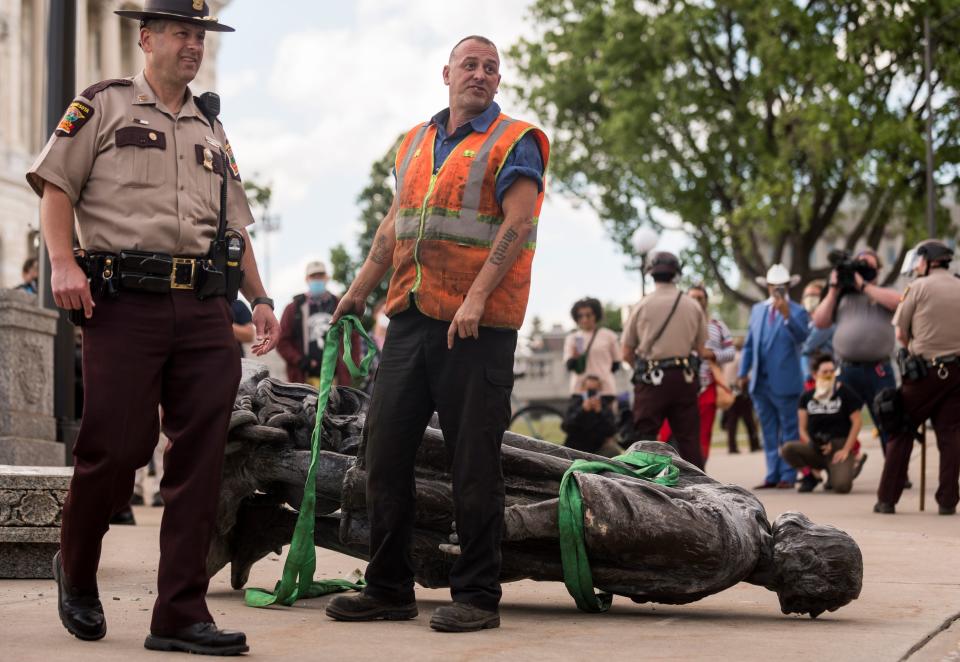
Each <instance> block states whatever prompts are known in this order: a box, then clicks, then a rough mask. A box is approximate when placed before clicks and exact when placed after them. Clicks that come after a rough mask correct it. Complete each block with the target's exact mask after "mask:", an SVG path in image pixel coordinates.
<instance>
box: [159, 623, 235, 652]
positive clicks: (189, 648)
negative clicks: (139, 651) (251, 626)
mask: <svg viewBox="0 0 960 662" xmlns="http://www.w3.org/2000/svg"><path fill="white" fill-rule="evenodd" d="M143 647H144V648H147V649H149V650H152V651H177V652H181V653H194V654H196V655H239V654H240V653H246V652H247V651H249V650H250V647H249V646H247V635H245V634H244V633H243V632H228V631H227V630H221V629H219V628H218V627H217V626H216V625H214V624H213V623H194V624H193V625H191V626H189V627H185V628H183V629H181V630H177V631H176V632H174V633H173V634H172V635H170V636H169V637H161V636H159V635H155V634H152V633H151V634H149V635H147V639H146V641H144V642H143Z"/></svg>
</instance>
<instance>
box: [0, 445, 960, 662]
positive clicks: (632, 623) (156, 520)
mask: <svg viewBox="0 0 960 662" xmlns="http://www.w3.org/2000/svg"><path fill="white" fill-rule="evenodd" d="M931 442H932V438H931ZM932 446H934V444H932V443H931V447H932ZM866 450H867V451H868V452H869V454H870V459H869V460H868V462H867V464H866V466H865V468H864V472H863V475H862V476H861V477H860V479H859V480H858V482H857V483H856V484H855V485H854V489H853V492H852V493H851V494H849V495H846V496H840V495H833V494H830V493H825V492H822V491H821V490H819V489H818V490H817V491H816V492H814V493H813V494H807V495H802V494H797V493H796V492H794V491H792V490H790V491H787V490H773V491H766V492H761V493H760V498H761V499H762V501H763V503H764V505H765V506H766V508H767V512H768V515H769V517H770V519H771V520H772V519H774V517H776V516H777V515H778V514H780V513H782V512H784V511H787V510H801V511H803V512H804V513H806V514H807V515H808V516H809V517H810V518H811V519H812V520H814V521H816V522H820V523H830V524H834V525H836V526H838V527H840V528H842V529H844V530H845V531H847V532H849V533H850V534H851V535H852V536H853V537H854V538H855V539H856V540H857V542H858V543H859V544H860V547H861V549H862V550H863V560H864V581H863V584H864V586H863V592H862V594H861V596H860V599H859V600H857V601H856V602H854V603H853V604H851V605H848V606H847V607H844V608H843V609H841V610H840V611H838V612H833V613H826V614H823V615H822V616H820V618H818V619H816V620H811V619H809V618H806V617H804V618H801V617H797V616H784V615H783V614H781V613H780V609H779V606H778V603H777V598H776V595H775V594H774V593H771V592H769V591H767V590H765V589H763V588H760V587H757V586H750V585H746V584H741V585H739V586H737V587H734V588H733V589H731V590H728V591H726V592H724V593H722V594H719V595H714V596H711V597H709V598H707V599H705V600H702V601H700V602H695V603H693V604H690V605H684V606H668V605H637V604H634V603H632V602H630V601H629V600H628V599H626V598H615V599H614V603H613V607H612V609H611V610H610V611H609V612H608V613H606V614H584V613H581V612H579V611H577V609H576V608H575V606H574V604H573V600H572V598H570V597H569V596H568V595H567V592H566V590H565V589H564V587H563V585H562V584H559V583H536V582H532V581H523V582H517V583H513V584H507V585H505V586H504V600H503V606H502V621H503V625H502V627H501V628H500V629H499V630H490V631H485V632H480V633H471V634H440V633H436V632H433V631H432V630H430V628H429V626H428V621H429V617H430V613H431V612H432V611H433V609H434V608H436V607H437V606H439V605H441V604H443V603H444V602H445V601H446V600H447V599H448V594H447V592H446V591H445V590H426V589H419V588H418V591H417V597H418V602H419V605H420V617H419V618H418V619H416V620H415V621H410V622H403V623H356V624H353V623H335V622H333V621H331V620H329V619H328V618H326V617H325V616H324V615H323V608H324V605H325V604H326V601H327V598H321V599H317V600H312V601H305V602H301V603H299V604H298V605H297V606H296V607H292V608H275V609H269V610H258V609H251V608H248V607H246V606H244V604H243V596H242V594H241V593H239V592H236V591H233V590H231V589H230V586H229V578H228V570H227V569H225V570H223V571H221V572H220V574H218V575H217V576H216V577H215V578H214V580H213V582H212V584H211V590H210V596H209V603H210V607H211V609H212V611H213V614H214V616H215V618H216V619H217V621H218V623H219V624H220V625H222V626H224V627H228V628H234V629H242V630H244V631H245V632H246V633H247V636H248V639H249V642H250V647H251V652H250V654H249V657H251V658H257V659H277V660H279V659H283V660H285V661H287V662H293V661H295V660H378V661H380V662H393V661H394V660H417V661H427V660H444V661H445V662H455V661H458V660H488V659H492V660H508V659H509V660H578V661H584V662H587V661H591V660H604V662H607V661H609V662H613V661H614V660H640V659H644V660H701V659H703V660H706V659H710V660H717V659H729V660H771V661H773V662H785V661H787V660H803V661H807V660H815V661H816V662H825V661H828V660H900V659H903V658H904V657H905V656H907V655H908V654H909V655H910V657H909V659H910V660H960V621H956V620H954V619H957V617H958V616H960V568H958V564H957V559H958V558H960V518H958V517H956V516H954V517H941V516H938V515H937V514H936V512H937V511H936V508H937V506H936V503H935V502H934V501H933V491H934V490H935V488H936V471H937V461H938V457H937V453H936V449H935V448H931V452H930V454H929V457H928V466H927V475H928V485H927V510H926V512H924V513H920V512H918V486H919V480H918V478H919V447H917V449H916V451H915V453H914V461H913V464H912V466H911V471H910V474H911V478H912V479H913V481H914V483H915V484H916V485H917V487H915V488H914V489H913V490H911V491H908V492H906V493H905V496H904V498H903V499H902V500H901V502H900V504H899V506H898V510H899V512H898V514H897V515H896V516H893V517H891V516H884V515H875V514H873V513H872V512H871V508H872V506H873V502H874V490H875V487H876V484H877V481H878V480H879V476H880V469H881V464H882V462H881V456H880V449H879V446H877V444H876V442H869V443H867V445H866ZM762 466H763V458H762V456H761V454H760V453H753V454H749V453H744V454H740V455H733V456H731V455H727V453H726V451H725V450H723V449H719V448H715V449H714V454H713V456H712V457H711V459H710V462H709V465H708V467H709V469H710V472H711V474H713V475H715V476H716V477H718V478H719V479H721V480H725V481H729V482H734V483H738V484H740V485H744V486H748V487H749V486H751V485H754V484H756V483H757V482H759V480H760V479H761V478H762V473H763V471H762ZM135 510H136V514H137V519H138V521H139V526H136V527H116V528H114V529H113V530H111V531H110V533H109V534H108V535H107V537H106V539H105V541H104V552H103V564H102V570H101V575H100V587H101V597H102V599H103V603H104V607H105V609H106V614H107V623H108V631H107V637H106V639H104V640H103V641H100V642H97V643H85V642H81V641H78V640H76V639H74V638H73V637H71V636H69V635H68V634H67V633H66V632H65V631H64V629H63V628H62V627H61V625H60V623H59V620H58V618H57V609H56V589H55V586H54V584H53V582H52V581H36V580H23V581H10V580H4V581H0V642H2V650H0V659H2V660H5V661H9V662H27V661H33V660H43V661H47V660H70V661H71V662H82V661H86V660H95V661H97V662H108V661H111V660H130V659H136V660H140V659H143V660H160V659H166V658H169V659H171V660H179V659H184V658H183V657H182V655H175V654H161V653H152V652H148V651H146V650H144V649H143V648H142V644H143V638H144V636H145V635H146V633H147V628H148V626H149V622H150V608H151V606H152V602H153V598H154V595H153V594H154V592H155V590H156V589H155V579H156V566H157V555H158V551H157V535H158V527H159V524H160V514H161V510H160V509H151V508H137V509H135ZM281 567H282V563H281V558H280V557H270V558H268V559H264V560H263V561H261V562H260V563H259V564H258V565H257V566H255V567H254V569H253V572H252V576H251V584H250V585H251V586H260V587H272V586H273V584H274V582H275V581H276V580H277V578H278V577H279V575H280V570H281ZM357 567H361V568H362V564H361V563H360V562H359V561H357V560H355V559H351V558H349V557H346V556H343V555H341V554H336V553H334V552H329V551H326V550H318V561H317V578H331V577H339V576H343V575H346V574H347V573H349V572H350V571H352V570H353V569H355V568H357Z"/></svg>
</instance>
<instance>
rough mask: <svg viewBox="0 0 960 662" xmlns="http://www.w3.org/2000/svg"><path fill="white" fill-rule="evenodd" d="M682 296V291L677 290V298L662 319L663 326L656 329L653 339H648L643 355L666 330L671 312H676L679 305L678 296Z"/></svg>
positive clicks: (670, 318) (647, 352) (646, 353)
mask: <svg viewBox="0 0 960 662" xmlns="http://www.w3.org/2000/svg"><path fill="white" fill-rule="evenodd" d="M682 296H683V292H677V298H676V299H674V301H673V307H672V308H671V309H670V314H669V315H667V319H665V320H664V321H663V326H661V327H660V330H659V331H657V334H656V335H655V336H654V337H653V340H651V341H650V344H649V345H648V346H647V349H646V351H645V352H644V356H647V355H649V354H650V351H651V350H652V349H653V346H654V345H656V344H657V341H658V340H660V336H662V335H663V332H664V331H666V330H667V327H668V326H669V325H670V320H672V319H673V314H674V313H675V312H677V306H679V305H680V297H682Z"/></svg>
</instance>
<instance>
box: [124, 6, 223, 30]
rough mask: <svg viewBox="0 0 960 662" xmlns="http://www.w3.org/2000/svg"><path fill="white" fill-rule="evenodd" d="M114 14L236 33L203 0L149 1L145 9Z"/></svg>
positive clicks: (126, 10)
mask: <svg viewBox="0 0 960 662" xmlns="http://www.w3.org/2000/svg"><path fill="white" fill-rule="evenodd" d="M113 13H114V14H117V15H118V16H123V17H124V18H132V19H136V20H139V21H149V20H151V19H162V20H167V21H180V22H181V23H190V24H191V25H199V26H200V27H202V28H204V29H205V30H207V31H209V32H235V30H234V28H231V27H230V26H229V25H224V24H223V23H221V22H220V21H219V20H218V19H217V17H216V16H211V15H210V7H209V6H208V5H207V3H206V2H204V1H203V0H147V1H146V2H145V3H143V9H142V10H138V9H118V10H116V11H115V12H113Z"/></svg>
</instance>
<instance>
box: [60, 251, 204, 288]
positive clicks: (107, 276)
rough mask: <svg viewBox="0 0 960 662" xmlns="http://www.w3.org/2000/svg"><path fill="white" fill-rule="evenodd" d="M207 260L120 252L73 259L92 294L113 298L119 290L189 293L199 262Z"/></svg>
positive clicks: (90, 254) (194, 281)
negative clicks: (180, 291) (90, 287)
mask: <svg viewBox="0 0 960 662" xmlns="http://www.w3.org/2000/svg"><path fill="white" fill-rule="evenodd" d="M204 260H207V258H196V257H177V256H172V255H166V254H164V253H149V252H144V251H120V253H119V254H116V253H88V254H82V255H78V256H77V262H78V263H79V264H80V265H81V267H83V269H84V271H85V272H86V274H87V276H88V277H89V278H90V280H91V286H92V287H93V288H94V289H95V290H96V291H101V292H104V291H105V292H106V293H108V294H111V295H114V296H115V295H116V294H117V293H118V292H119V291H120V290H133V291H140V292H152V293H156V294H165V293H167V292H169V291H170V290H193V289H194V288H195V287H196V286H197V275H198V272H199V270H200V266H201V263H202V262H203V261H204Z"/></svg>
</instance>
